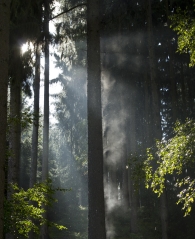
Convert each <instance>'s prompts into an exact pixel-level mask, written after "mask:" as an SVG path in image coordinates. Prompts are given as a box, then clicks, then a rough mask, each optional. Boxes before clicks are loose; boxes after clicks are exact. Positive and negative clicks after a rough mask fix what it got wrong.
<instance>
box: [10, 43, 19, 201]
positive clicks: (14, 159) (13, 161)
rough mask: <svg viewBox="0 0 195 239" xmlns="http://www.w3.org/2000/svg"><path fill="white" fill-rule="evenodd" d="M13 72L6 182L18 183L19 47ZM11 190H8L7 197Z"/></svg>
mask: <svg viewBox="0 0 195 239" xmlns="http://www.w3.org/2000/svg"><path fill="white" fill-rule="evenodd" d="M12 54H13V57H12V63H11V64H12V66H13V70H14V72H13V74H12V79H11V83H10V84H11V86H10V95H11V97H10V119H11V123H10V135H9V148H10V152H11V156H10V157H9V159H8V183H19V168H20V167H19V163H20V139H21V125H20V118H21V87H22V76H21V73H22V66H21V59H20V57H21V56H20V48H19V47H17V46H16V47H15V49H14V50H13V52H12ZM10 193H11V191H10V192H9V191H8V198H9V197H10V195H11V194H10Z"/></svg>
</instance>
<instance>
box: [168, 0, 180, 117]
mask: <svg viewBox="0 0 195 239" xmlns="http://www.w3.org/2000/svg"><path fill="white" fill-rule="evenodd" d="M166 13H167V24H168V27H170V20H169V16H170V12H169V3H168V0H166ZM168 30H169V31H171V29H168ZM168 46H169V69H170V70H169V72H170V73H169V74H170V86H171V105H172V108H171V110H172V120H173V122H176V119H177V116H178V112H177V111H178V100H177V99H178V98H177V87H176V82H175V74H174V54H173V46H172V44H171V41H170V40H169V42H168Z"/></svg>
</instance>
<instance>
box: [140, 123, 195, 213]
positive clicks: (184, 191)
mask: <svg viewBox="0 0 195 239" xmlns="http://www.w3.org/2000/svg"><path fill="white" fill-rule="evenodd" d="M174 133H175V136H174V137H172V138H171V139H170V140H168V141H161V142H159V141H158V142H157V143H156V147H157V149H156V150H153V149H151V148H149V149H148V150H147V160H146V161H145V162H144V170H145V173H146V187H147V188H151V189H152V190H153V191H154V193H157V194H158V196H160V195H161V194H162V192H163V190H164V188H165V183H166V176H167V175H174V177H175V178H176V183H175V184H174V187H176V188H179V189H180V193H179V194H178V195H177V196H178V197H179V200H178V201H177V203H183V209H184V210H185V215H188V214H189V213H190V211H191V207H192V203H193V202H194V199H195V178H191V177H190V175H187V169H189V168H191V167H192V166H193V164H194V162H195V158H194V156H195V143H194V142H195V121H193V120H190V119H187V120H186V122H185V123H184V124H181V123H180V122H177V123H176V125H175V128H174ZM179 175H180V176H179ZM181 176H182V177H181Z"/></svg>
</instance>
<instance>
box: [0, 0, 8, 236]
mask: <svg viewBox="0 0 195 239" xmlns="http://www.w3.org/2000/svg"><path fill="white" fill-rule="evenodd" d="M9 20H10V0H0V115H1V124H0V152H1V157H0V238H3V202H4V188H5V172H4V165H5V159H6V125H7V83H8V62H9Z"/></svg>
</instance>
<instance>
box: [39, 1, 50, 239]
mask: <svg viewBox="0 0 195 239" xmlns="http://www.w3.org/2000/svg"><path fill="white" fill-rule="evenodd" d="M49 14H50V6H49V0H44V24H43V30H44V34H45V42H44V44H45V45H44V53H45V73H44V116H43V159H42V181H43V182H44V181H45V180H46V179H47V178H48V157H49ZM44 216H45V218H47V208H46V213H45V215H44ZM41 237H42V239H48V238H49V237H48V228H47V225H46V224H45V225H43V226H42V234H41Z"/></svg>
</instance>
